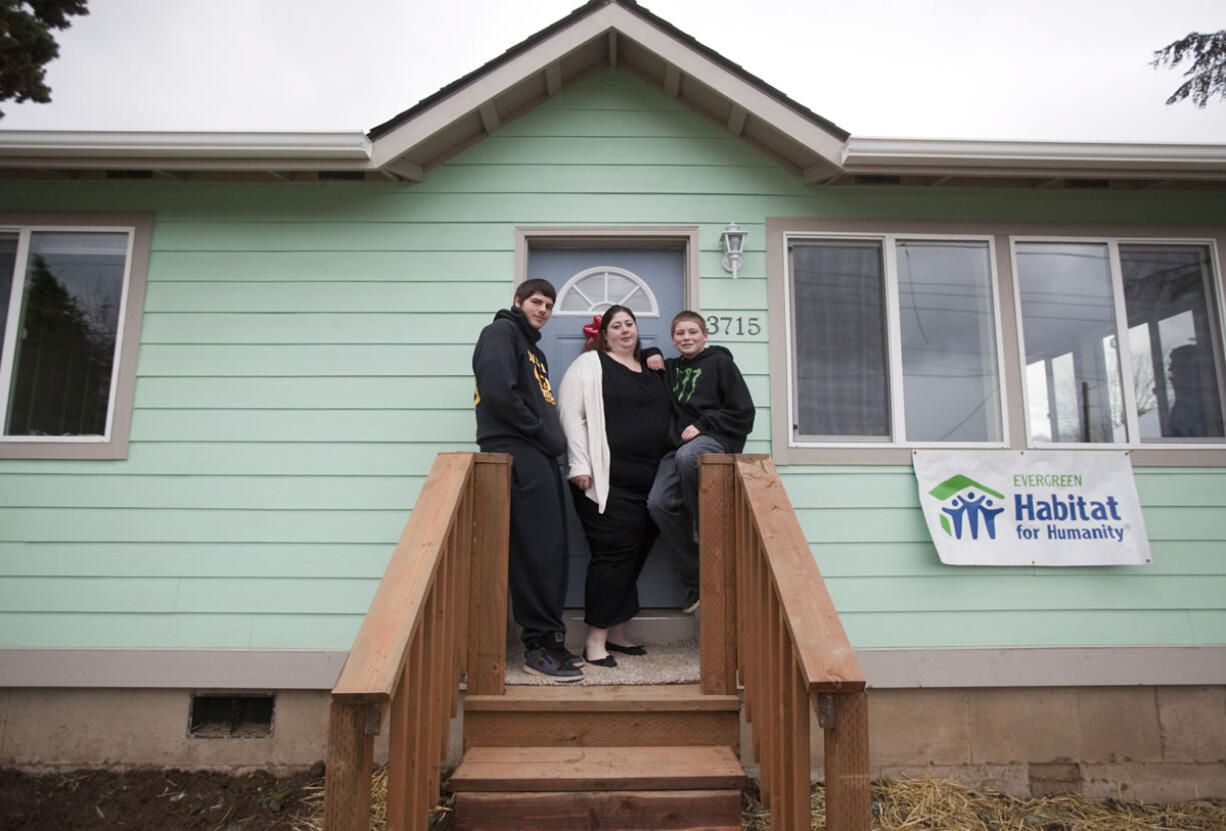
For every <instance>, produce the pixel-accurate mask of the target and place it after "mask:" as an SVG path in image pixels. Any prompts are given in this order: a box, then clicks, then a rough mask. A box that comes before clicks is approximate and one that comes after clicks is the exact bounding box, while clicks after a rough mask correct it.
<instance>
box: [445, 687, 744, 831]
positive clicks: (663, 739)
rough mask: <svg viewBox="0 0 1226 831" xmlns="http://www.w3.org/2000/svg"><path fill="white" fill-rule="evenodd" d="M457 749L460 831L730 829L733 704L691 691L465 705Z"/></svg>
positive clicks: (519, 696) (549, 694)
mask: <svg viewBox="0 0 1226 831" xmlns="http://www.w3.org/2000/svg"><path fill="white" fill-rule="evenodd" d="M464 747H465V752H464V758H463V761H462V762H461V763H460V766H459V767H458V768H457V769H456V771H455V773H454V774H453V775H452V777H451V790H452V792H453V793H454V794H455V821H456V828H457V829H459V831H512V829H527V828H537V829H539V828H557V829H585V828H602V829H606V828H607V829H613V828H615V829H648V828H659V829H684V828H697V827H702V828H719V829H723V828H728V829H735V828H740V812H741V799H740V791H741V787H742V785H743V784H744V782H745V770H744V768H742V767H741V762H740V759H739V758H738V756H737V751H738V750H739V747H740V700H739V699H738V697H737V696H735V695H704V694H703V692H702V690H701V688H700V686H699V685H698V684H670V685H662V686H609V687H602V686H582V687H579V686H563V685H558V686H507V687H506V688H505V692H504V693H503V694H501V695H470V696H467V697H466V698H465V700H464Z"/></svg>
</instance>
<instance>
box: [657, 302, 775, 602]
mask: <svg viewBox="0 0 1226 831" xmlns="http://www.w3.org/2000/svg"><path fill="white" fill-rule="evenodd" d="M672 336H673V346H675V347H677V351H678V352H680V353H681V357H679V358H669V359H668V360H666V361H665V362H664V373H665V377H666V378H667V380H668V386H669V388H670V389H672V391H673V419H672V428H671V436H670V438H671V439H672V442H673V445H674V446H675V447H676V450H673V451H670V452H669V453H668V454H667V455H666V456H665V457H664V458H663V459H661V460H660V466H659V468H657V469H656V479H655V482H654V483H653V484H652V486H651V493H650V494H648V496H647V511H648V513H650V514H651V518H652V519H653V520H655V523H656V525H657V526H659V528H660V536H661V537H662V538H663V539H664V540H665V542H666V544H667V545H668V547H669V548H671V549H672V550H673V552H674V555H675V556H676V557H677V571H678V574H679V576H680V579H681V587H682V588H683V589H685V592H686V599H685V603H684V605H683V606H682V611H684V612H686V613H687V614H688V613H692V612H694V611H695V610H696V609H697V608H698V543H697V542H696V541H695V540H694V524H695V521H696V520H697V519H698V457H699V456H701V455H703V454H704V453H740V452H741V450H743V449H744V447H745V437H746V436H748V435H749V433H750V431H751V430H753V419H754V405H753V398H751V397H750V395H749V388H748V387H747V386H746V385H745V379H744V378H742V377H741V371H740V370H739V369H737V366H736V363H734V362H733V360H732V353H731V352H729V351H728V350H727V349H725V348H724V347H722V346H710V347H709V346H707V337H708V332H707V322H706V321H705V320H704V319H703V317H702V315H700V314H698V313H697V312H692V311H684V312H681V313H680V314H678V315H677V316H676V317H674V318H673V322H672Z"/></svg>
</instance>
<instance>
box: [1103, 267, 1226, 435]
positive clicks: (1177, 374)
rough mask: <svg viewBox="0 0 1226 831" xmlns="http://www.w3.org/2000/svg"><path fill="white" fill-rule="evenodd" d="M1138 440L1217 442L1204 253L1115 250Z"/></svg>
mask: <svg viewBox="0 0 1226 831" xmlns="http://www.w3.org/2000/svg"><path fill="white" fill-rule="evenodd" d="M1120 267H1121V270H1122V271H1123V277H1124V305H1125V307H1126V308H1127V310H1128V331H1129V340H1130V347H1131V349H1132V363H1133V374H1134V375H1135V376H1136V378H1135V379H1134V386H1135V387H1136V391H1137V416H1138V418H1139V420H1140V427H1141V438H1142V439H1161V438H1173V439H1188V438H1221V437H1222V436H1223V431H1222V395H1221V385H1220V383H1219V379H1220V377H1221V372H1220V367H1221V356H1220V355H1219V354H1218V350H1217V349H1216V348H1215V344H1217V343H1218V339H1219V334H1218V333H1219V332H1220V329H1219V327H1218V320H1217V315H1216V313H1215V309H1216V307H1217V304H1216V302H1215V300H1214V297H1213V290H1212V286H1213V281H1212V279H1211V274H1212V272H1211V270H1210V266H1209V251H1208V249H1207V248H1205V247H1204V246H1186V245H1185V246H1172V245H1121V246H1120Z"/></svg>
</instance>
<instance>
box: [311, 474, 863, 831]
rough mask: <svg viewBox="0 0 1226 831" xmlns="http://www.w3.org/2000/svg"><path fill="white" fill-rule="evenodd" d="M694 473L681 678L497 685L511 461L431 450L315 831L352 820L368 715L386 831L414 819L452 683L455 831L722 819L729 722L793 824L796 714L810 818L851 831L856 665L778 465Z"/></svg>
mask: <svg viewBox="0 0 1226 831" xmlns="http://www.w3.org/2000/svg"><path fill="white" fill-rule="evenodd" d="M701 467H702V473H701V486H700V502H701V506H702V507H701V513H702V527H701V528H700V529H699V548H700V550H701V552H702V568H701V579H702V586H701V592H702V610H703V614H702V616H701V627H700V632H699V679H700V680H699V683H698V684H676V685H660V686H586V685H584V686H565V685H550V686H514V685H512V686H508V685H507V684H506V683H505V680H506V679H505V675H506V660H507V655H506V645H507V626H506V622H507V606H506V603H507V536H508V519H509V483H510V457H509V456H505V455H503V454H471V453H444V454H440V455H439V457H438V460H437V461H436V462H435V465H434V468H433V469H432V470H431V472H430V476H429V477H428V478H427V480H426V482H425V484H424V485H423V487H422V489H421V493H420V495H419V497H418V499H417V504H416V506H415V508H414V510H413V513H412V515H411V516H410V518H409V522H408V524H407V525H406V526H405V530H404V533H403V534H402V535H401V539H400V542H399V544H398V545H397V547H396V551H395V553H394V554H393V556H392V560H391V562H390V563H389V565H388V568H387V572H386V573H385V574H384V577H383V580H382V581H380V583H379V587H378V589H377V590H376V592H375V597H374V600H373V601H372V602H371V606H370V611H369V612H368V613H367V615H366V618H365V620H364V622H363V624H362V628H361V630H360V631H359V633H358V636H357V639H356V640H355V641H354V645H353V648H352V649H351V650H350V652H349V658H348V660H347V661H346V663H345V667H344V669H343V670H342V671H341V676H340V678H339V679H338V680H337V683H336V686H335V687H334V688H333V690H332V705H331V715H330V719H329V728H328V758H327V777H326V781H325V786H324V789H325V798H324V829H325V831H366V829H369V827H370V808H371V788H370V786H371V773H372V768H373V756H374V744H375V741H374V739H375V736H376V735H377V734H378V733H379V732H381V730H383V729H384V726H385V725H386V726H387V727H388V730H389V734H390V735H389V741H388V791H387V792H388V796H387V824H388V828H389V829H394V831H411V830H412V829H422V831H425V829H426V828H427V827H428V825H429V811H430V809H431V808H432V807H433V806H435V805H436V804H437V802H438V799H439V794H440V789H441V784H442V783H441V781H440V774H441V762H442V760H443V759H444V758H445V756H446V755H447V749H448V744H449V740H448V737H449V732H450V728H449V725H450V723H451V720H452V719H453V718H455V717H456V716H457V715H459V714H460V707H461V696H460V689H461V682H463V683H464V687H465V689H466V694H465V696H464V697H463V705H462V706H463V718H464V747H465V753H464V757H463V759H462V761H461V764H460V766H459V768H458V769H457V770H456V771H455V773H454V774H453V776H452V778H451V789H452V791H453V793H454V794H455V796H456V802H455V818H456V827H457V828H458V829H461V830H462V831H475V829H529V828H531V829H555V828H556V829H564V831H565V830H567V829H617V830H618V831H631V830H632V829H648V828H655V829H697V828H706V829H737V828H739V827H740V789H741V786H742V784H743V782H744V780H745V771H744V769H743V768H742V767H741V762H740V760H739V757H738V754H739V749H740V747H741V739H740V728H741V723H742V720H743V721H744V722H746V723H748V724H749V725H750V726H751V727H752V743H751V745H752V751H751V752H752V754H753V758H754V760H755V761H757V762H758V764H759V771H760V772H759V776H758V779H759V791H760V793H761V797H762V802H763V804H764V805H766V806H768V807H769V809H770V813H771V826H772V828H775V829H781V831H791V830H793V829H794V831H802V829H803V831H807V829H809V827H810V816H809V811H810V809H809V782H810V764H811V763H810V748H809V741H810V730H811V725H810V714H811V713H812V712H816V713H817V716H818V724H819V725H820V727H821V730H822V733H823V735H824V743H825V757H824V771H825V776H824V780H825V786H826V827H827V828H828V829H830V831H869V829H870V820H871V812H870V801H869V798H870V793H869V784H870V783H869V778H868V769H869V768H868V717H867V712H868V704H867V698H866V695H865V691H864V686H865V685H864V676H863V673H862V672H861V670H860V667H859V664H858V662H857V660H856V657H855V653H854V652H853V651H852V649H851V647H850V645H849V644H848V642H847V637H846V634H845V633H844V631H843V628H842V625H841V623H840V622H839V618H838V613H837V612H836V610H835V609H834V606H833V604H832V603H831V600H830V597H829V595H828V593H827V592H826V589H825V585H824V583H823V582H822V578H821V574H820V572H819V571H818V569H817V566H816V564H815V563H814V561H813V556H812V554H811V552H810V550H809V546H808V543H807V542H806V540H805V537H804V534H803V532H802V530H801V528H800V525H799V523H798V522H797V520H796V516H795V514H794V513H793V511H792V507H791V503H790V502H789V501H788V498H787V495H786V493H785V492H784V490H783V485H782V483H781V482H780V480H779V476H778V473H777V471H775V469H774V465H773V464H772V463H771V461H770V459H769V458H767V457H751V456H735V457H734V456H705V457H703V460H702V464H701ZM738 682H739V683H738ZM742 690H743V693H742Z"/></svg>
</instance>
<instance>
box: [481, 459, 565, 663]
mask: <svg viewBox="0 0 1226 831" xmlns="http://www.w3.org/2000/svg"><path fill="white" fill-rule="evenodd" d="M481 449H482V450H483V451H485V452H487V453H510V454H511V458H512V462H511V541H510V556H509V562H508V574H507V579H508V588H509V591H510V595H511V613H512V615H513V616H514V618H515V622H516V623H518V624H519V625H520V626H521V627H522V628H523V634H522V636H521V637H522V638H523V642H524V646H525V647H526V648H529V649H530V648H532V647H534V646H539V645H541V644H543V643H546V641H547V636H548V635H550V634H551V633H553V632H559V633H562V634H563V635H564V634H565V632H566V624H565V622H564V621H563V620H562V608H563V606H564V604H565V603H566V577H567V565H568V563H569V560H568V551H567V545H566V516H565V513H564V511H565V505H566V503H565V502H564V501H563V493H562V487H563V485H562V471H561V469H560V468H559V467H558V462H557V460H556V459H551V458H549V457H548V456H546V455H545V454H544V453H542V452H541V451H540V450H537V449H536V448H535V447H533V446H531V445H528V444H519V443H514V442H506V441H500V442H496V443H490V444H484V445H482V447H481Z"/></svg>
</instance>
